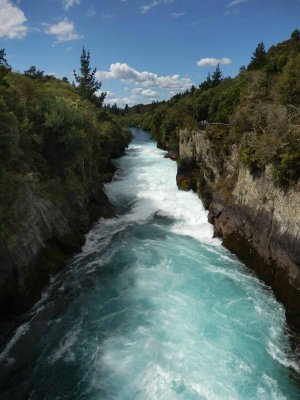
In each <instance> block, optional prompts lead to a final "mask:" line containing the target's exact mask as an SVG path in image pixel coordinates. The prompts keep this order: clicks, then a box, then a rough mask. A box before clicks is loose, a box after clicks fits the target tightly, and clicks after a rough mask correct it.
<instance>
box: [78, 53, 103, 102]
mask: <svg viewBox="0 0 300 400" xmlns="http://www.w3.org/2000/svg"><path fill="white" fill-rule="evenodd" d="M96 72H97V69H96V68H94V69H93V70H92V69H91V67H90V52H89V51H86V50H85V48H84V47H83V49H82V53H81V56H80V74H77V73H76V71H75V69H74V71H73V73H74V78H75V81H76V82H77V83H78V92H79V94H80V96H81V97H82V98H83V99H86V100H89V101H91V102H92V103H94V104H95V105H96V106H98V107H101V106H102V104H103V101H104V99H105V97H106V92H102V93H101V94H100V95H99V96H97V95H96V93H97V91H98V90H100V88H101V86H102V82H100V81H98V80H97V79H96V77H95V75H96Z"/></svg>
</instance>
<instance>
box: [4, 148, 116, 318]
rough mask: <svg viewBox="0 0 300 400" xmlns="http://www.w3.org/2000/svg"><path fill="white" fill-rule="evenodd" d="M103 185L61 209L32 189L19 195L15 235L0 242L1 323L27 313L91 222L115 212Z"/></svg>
mask: <svg viewBox="0 0 300 400" xmlns="http://www.w3.org/2000/svg"><path fill="white" fill-rule="evenodd" d="M122 151H123V149H122ZM120 154H121V151H120V152H119V154H118V155H120ZM109 168H110V169H111V167H109ZM111 172H112V171H111ZM101 186H102V183H101V182H99V188H92V190H91V191H90V193H86V194H85V195H84V196H82V194H81V195H76V194H74V196H72V198H69V199H64V201H63V202H62V203H61V204H60V205H57V204H55V203H54V202H52V201H50V200H49V199H45V198H43V197H42V196H41V195H38V194H37V193H35V192H34V191H33V190H32V189H31V188H30V187H28V188H27V189H26V190H24V191H22V193H21V194H20V196H19V198H18V199H16V202H15V204H14V205H13V210H14V220H15V221H18V224H17V226H16V231H15V233H14V234H13V235H10V236H9V237H2V238H1V239H0V319H1V318H4V319H6V318H7V317H11V316H13V315H15V314H18V313H20V312H23V311H25V310H27V309H28V308H29V307H30V306H31V305H32V304H33V303H34V302H35V301H36V300H37V299H38V296H39V295H40V292H41V289H42V288H43V286H44V285H45V284H46V283H47V282H48V280H49V276H50V274H53V273H55V272H57V271H58V270H59V269H61V268H62V267H63V266H64V265H65V264H66V262H67V261H68V260H69V259H70V257H71V256H72V255H73V254H74V253H75V252H76V251H79V250H80V247H81V246H82V245H83V244H84V234H85V233H86V232H87V231H88V230H89V229H90V227H91V225H92V224H93V222H94V221H95V220H96V219H97V218H99V217H100V216H101V217H110V216H112V215H113V214H114V210H113V208H112V206H111V205H110V203H109V201H108V199H107V197H106V195H105V193H104V192H103V190H102V188H101Z"/></svg>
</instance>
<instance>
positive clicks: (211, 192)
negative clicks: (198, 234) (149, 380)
mask: <svg viewBox="0 0 300 400" xmlns="http://www.w3.org/2000/svg"><path fill="white" fill-rule="evenodd" d="M177 183H178V186H179V187H180V188H182V189H186V190H188V189H193V190H195V191H196V192H197V193H198V194H199V196H200V197H201V198H202V200H203V203H204V205H205V207H206V208H207V209H209V220H210V222H212V223H213V225H214V229H215V235H216V236H218V237H220V238H222V239H223V244H224V245H225V247H227V248H228V249H229V250H231V251H232V252H234V253H235V254H237V256H238V257H239V258H240V259H241V260H243V261H244V262H245V263H246V264H247V265H248V266H250V267H252V268H254V269H255V270H256V272H257V274H258V276H259V277H260V278H262V279H263V280H264V281H265V282H266V283H267V285H269V286H271V287H272V289H273V290H274V293H275V295H276V297H277V298H278V300H279V301H281V302H282V303H283V304H284V306H285V308H286V315H287V319H288V322H289V325H290V326H291V327H292V328H293V330H294V331H296V332H298V333H299V332H300V184H299V183H298V185H297V186H296V187H294V188H291V189H289V190H287V191H284V190H282V189H280V188H279V187H277V186H276V185H275V184H274V182H273V179H272V172H271V166H267V168H266V169H265V172H264V173H263V174H261V175H260V176H257V177H253V176H252V175H251V173H250V172H249V170H248V169H247V168H245V167H244V166H243V165H241V164H240V162H239V160H238V157H237V149H236V148H235V147H234V146H233V147H232V148H231V151H230V154H229V155H228V157H226V158H225V160H223V162H221V161H220V157H219V155H218V150H217V148H216V147H214V145H213V144H212V143H211V141H210V140H208V139H207V135H206V133H205V131H189V130H187V129H185V130H181V132H180V145H179V160H178V173H177Z"/></svg>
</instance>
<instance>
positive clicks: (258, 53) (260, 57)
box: [248, 42, 267, 70]
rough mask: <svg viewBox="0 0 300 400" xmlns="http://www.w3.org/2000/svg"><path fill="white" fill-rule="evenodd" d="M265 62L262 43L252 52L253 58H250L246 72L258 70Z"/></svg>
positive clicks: (265, 54)
mask: <svg viewBox="0 0 300 400" xmlns="http://www.w3.org/2000/svg"><path fill="white" fill-rule="evenodd" d="M266 62H267V53H266V50H265V45H264V44H263V42H261V43H259V44H258V46H257V47H256V49H255V51H254V52H253V56H252V57H251V61H250V64H249V65H248V70H253V69H260V68H262V67H263V66H264V65H266Z"/></svg>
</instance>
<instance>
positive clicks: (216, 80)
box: [211, 64, 223, 87]
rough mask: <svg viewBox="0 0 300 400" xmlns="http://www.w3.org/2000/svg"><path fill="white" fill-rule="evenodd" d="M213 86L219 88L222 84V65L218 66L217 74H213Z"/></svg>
mask: <svg viewBox="0 0 300 400" xmlns="http://www.w3.org/2000/svg"><path fill="white" fill-rule="evenodd" d="M211 78H212V86H213V87H215V86H218V85H219V83H221V82H222V79H223V76H222V71H221V68H220V64H218V65H217V68H216V70H215V72H214V73H213V74H212V77H211Z"/></svg>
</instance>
